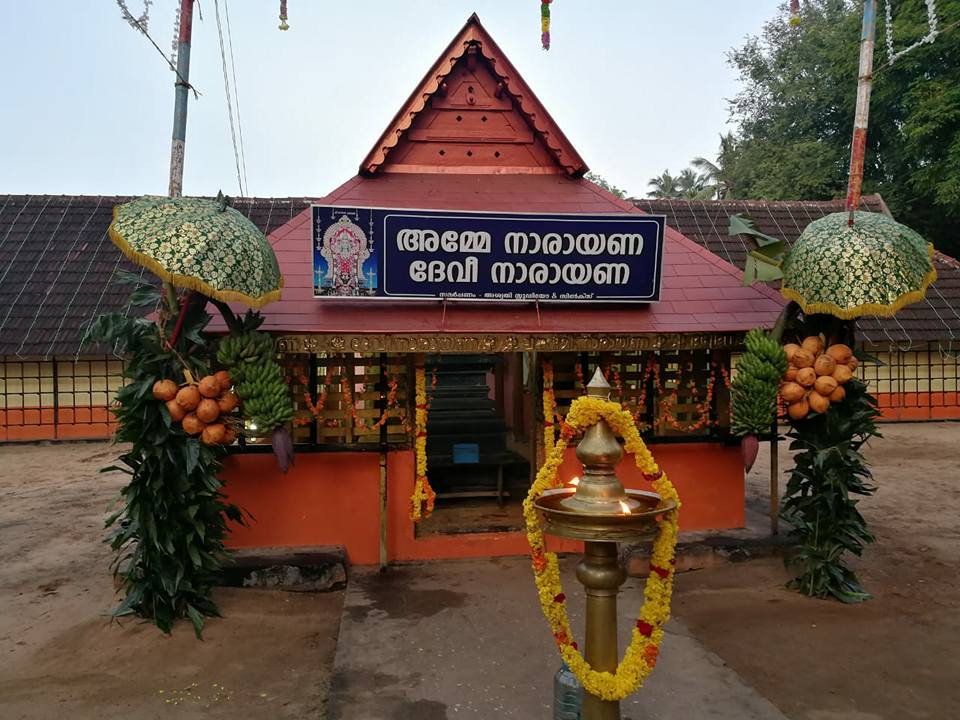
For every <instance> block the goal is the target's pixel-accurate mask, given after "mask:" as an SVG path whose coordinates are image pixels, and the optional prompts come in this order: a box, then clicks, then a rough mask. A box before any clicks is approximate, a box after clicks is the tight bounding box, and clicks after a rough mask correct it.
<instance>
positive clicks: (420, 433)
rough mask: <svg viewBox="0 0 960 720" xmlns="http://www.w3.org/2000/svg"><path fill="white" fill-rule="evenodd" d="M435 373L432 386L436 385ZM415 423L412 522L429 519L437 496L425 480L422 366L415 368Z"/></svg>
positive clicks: (424, 413)
mask: <svg viewBox="0 0 960 720" xmlns="http://www.w3.org/2000/svg"><path fill="white" fill-rule="evenodd" d="M436 378H437V375H436V371H434V375H433V383H432V384H433V385H434V386H435V385H436ZM416 403H417V408H416V409H417V412H416V422H415V436H414V449H415V450H414V454H415V456H416V465H417V479H416V481H415V482H414V485H413V496H412V497H411V498H410V519H411V520H413V521H414V522H417V521H419V520H420V519H421V518H428V517H430V513H432V512H433V504H434V501H435V500H436V497H437V494H436V493H435V492H433V488H431V487H430V481H429V480H427V407H428V406H427V373H426V370H425V369H424V368H423V366H422V365H420V366H417V375H416Z"/></svg>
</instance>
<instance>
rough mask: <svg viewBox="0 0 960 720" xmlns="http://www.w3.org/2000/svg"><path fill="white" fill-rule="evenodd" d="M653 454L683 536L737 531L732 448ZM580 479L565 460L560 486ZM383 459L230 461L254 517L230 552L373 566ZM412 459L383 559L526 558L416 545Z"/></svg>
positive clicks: (391, 473) (391, 464)
mask: <svg viewBox="0 0 960 720" xmlns="http://www.w3.org/2000/svg"><path fill="white" fill-rule="evenodd" d="M653 450H654V455H655V456H656V458H657V460H658V461H659V462H660V464H661V465H662V467H663V468H664V469H665V470H666V472H667V473H668V475H669V476H670V478H671V481H672V482H673V483H674V485H676V487H677V490H678V492H679V493H680V498H681V500H682V501H683V503H684V505H683V511H682V512H681V514H680V523H681V527H682V528H683V529H686V530H695V529H705V528H716V529H723V528H730V527H740V526H742V525H743V468H742V466H741V464H740V453H739V450H738V449H737V448H724V447H722V446H720V445H717V444H715V443H692V444H683V445H679V444H678V445H656V446H654V448H653ZM579 470H580V466H579V464H578V463H577V461H576V457H575V456H574V454H573V451H572V450H570V451H568V455H567V458H566V460H565V462H564V465H563V466H562V468H561V473H562V477H564V478H569V477H573V476H574V475H575V474H577V473H578V472H579ZM618 473H619V474H620V477H621V478H622V479H623V480H624V482H625V484H626V485H627V486H628V487H637V488H642V487H643V486H644V481H643V480H642V479H641V478H640V475H639V471H638V470H637V469H636V466H635V465H633V462H632V459H630V458H625V459H624V462H623V464H621V466H620V467H619V468H618ZM379 477H380V476H379V455H378V454H377V453H349V452H346V453H333V452H330V453H301V454H300V455H298V456H297V463H296V465H294V466H293V467H292V468H291V469H290V472H289V473H288V474H287V475H282V474H280V472H279V471H278V470H277V469H276V466H275V464H274V459H273V456H272V455H266V454H265V455H252V454H251V455H232V456H230V457H229V458H227V460H226V462H225V465H224V470H223V473H222V478H223V479H224V480H225V481H226V491H227V494H228V496H229V498H230V500H231V501H232V502H234V503H236V504H238V505H240V506H241V507H243V508H245V509H246V510H248V511H250V512H251V513H252V514H253V515H254V516H255V518H256V519H255V521H253V522H251V524H250V526H249V527H240V526H236V527H234V528H233V529H232V533H231V536H230V541H229V542H230V545H232V546H233V547H268V546H303V545H342V546H344V547H345V548H346V550H347V555H348V557H349V559H350V562H351V563H354V564H358V565H368V564H374V563H377V562H379V527H380V526H379ZM413 480H414V467H413V452H412V451H410V450H404V451H396V452H390V453H388V456H387V512H388V524H387V554H388V559H389V560H391V561H405V560H430V559H439V558H466V557H494V556H502V555H523V554H525V553H526V552H527V551H528V547H527V541H526V537H525V535H524V533H522V532H504V533H464V534H461V535H435V536H431V537H427V538H422V539H417V538H416V535H415V528H414V524H413V521H411V520H410V517H409V506H410V495H411V494H412V492H413ZM551 548H552V549H555V550H558V551H567V552H578V551H579V550H580V549H581V544H580V543H578V542H573V541H556V542H551Z"/></svg>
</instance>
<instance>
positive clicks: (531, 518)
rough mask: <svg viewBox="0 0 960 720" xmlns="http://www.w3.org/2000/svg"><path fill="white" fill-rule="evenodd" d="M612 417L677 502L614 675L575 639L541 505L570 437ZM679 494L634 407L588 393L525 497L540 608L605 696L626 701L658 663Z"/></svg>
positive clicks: (576, 670)
mask: <svg viewBox="0 0 960 720" xmlns="http://www.w3.org/2000/svg"><path fill="white" fill-rule="evenodd" d="M601 420H605V421H606V422H607V424H608V425H609V426H610V428H611V429H612V430H613V431H614V432H615V433H616V434H618V435H620V436H621V437H622V438H623V439H624V449H625V450H626V451H627V452H628V453H632V454H633V458H634V461H635V462H636V464H637V467H638V468H639V469H640V471H641V472H642V473H643V476H644V478H645V479H646V480H648V481H649V482H650V483H652V485H653V489H654V490H655V491H656V492H657V493H659V495H660V497H661V498H663V499H664V500H667V501H673V502H675V503H676V507H677V509H676V510H674V511H671V512H668V513H665V514H664V517H663V520H662V521H661V522H660V527H659V529H658V531H657V537H656V539H655V540H654V541H653V552H652V554H651V557H650V575H649V576H648V577H647V581H646V586H645V587H644V591H643V597H644V603H643V606H642V607H641V608H640V615H639V617H638V618H637V623H636V627H635V628H634V630H633V633H632V635H631V640H630V645H629V647H628V648H627V651H626V653H624V656H623V659H622V660H621V661H620V664H619V665H618V666H617V671H616V672H615V673H612V674H611V673H609V672H598V671H597V670H594V669H593V668H592V667H591V666H590V663H588V662H587V661H586V660H585V659H584V657H583V655H582V654H581V653H580V651H579V650H578V649H577V644H576V642H574V640H573V636H572V633H571V631H570V619H569V617H568V616H567V608H566V605H565V604H564V603H565V601H566V596H565V595H564V594H563V588H562V586H561V585H560V566H559V565H558V563H557V555H556V553H552V552H547V550H546V544H545V541H544V537H543V528H541V526H540V518H539V516H538V512H537V509H536V507H535V505H534V503H535V502H536V500H537V498H539V497H540V495H542V494H543V492H544V491H545V490H547V489H549V488H552V487H556V485H557V480H558V474H559V470H560V464H561V463H562V462H563V456H564V453H565V451H566V449H567V445H568V443H569V442H570V440H571V439H572V438H573V437H574V435H576V434H577V433H578V432H582V431H584V430H586V429H587V428H588V427H590V426H591V425H595V424H597V423H598V422H600V421H601ZM679 509H680V499H679V497H678V496H677V491H676V490H675V489H674V487H673V485H672V484H671V483H670V481H669V480H668V479H667V476H666V474H664V472H663V471H662V470H661V469H660V468H659V466H658V465H657V463H656V462H655V461H654V459H653V456H652V455H651V454H650V451H649V450H648V449H647V446H646V445H645V444H644V442H643V440H642V439H641V438H640V432H639V431H638V430H637V427H636V425H635V424H634V422H633V417H632V416H631V414H630V413H629V411H627V410H624V409H623V408H622V407H621V406H620V404H619V403H617V402H614V401H611V400H603V399H601V398H595V397H589V396H582V397H579V398H577V399H576V400H574V401H573V405H571V406H570V412H569V413H567V418H566V420H565V421H564V422H563V423H561V428H560V439H559V440H558V441H557V443H556V445H555V446H554V448H553V450H552V451H551V452H550V454H549V455H548V456H547V459H546V461H545V462H544V464H543V466H542V467H541V468H540V471H539V472H538V473H537V478H536V480H535V481H534V483H533V485H532V486H531V487H530V492H529V493H528V494H527V498H526V500H524V501H523V517H524V520H525V521H526V526H527V541H528V542H529V543H530V557H531V559H532V564H533V573H534V579H535V580H536V583H537V590H538V595H539V597H540V606H541V608H542V609H543V614H544V615H545V616H546V618H547V621H548V622H549V623H550V629H551V630H552V632H553V637H554V640H555V641H556V643H557V647H558V648H559V650H560V655H561V656H562V657H563V660H564V661H565V662H566V663H567V665H568V666H569V667H570V669H571V670H572V671H573V674H574V675H576V677H577V679H578V680H579V681H580V683H581V684H582V685H583V687H584V689H585V690H586V691H587V692H589V693H590V694H592V695H596V696H597V697H599V698H602V699H603V700H621V699H623V698H625V697H626V696H627V695H629V694H630V693H632V692H634V691H635V690H636V689H637V688H638V687H640V685H642V684H643V681H644V679H646V677H647V675H649V674H650V671H651V670H653V668H654V666H655V665H656V664H657V656H658V654H659V652H660V643H661V642H662V641H663V624H664V623H665V622H666V621H667V618H669V617H670V597H671V594H672V592H673V573H674V564H675V560H674V553H675V550H676V546H677V518H678V515H679Z"/></svg>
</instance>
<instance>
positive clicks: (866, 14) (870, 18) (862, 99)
mask: <svg viewBox="0 0 960 720" xmlns="http://www.w3.org/2000/svg"><path fill="white" fill-rule="evenodd" d="M876 28H877V0H864V2H863V27H862V29H861V31H860V70H859V73H858V78H857V109H856V111H855V113H854V116H853V141H852V142H851V143H850V180H849V182H848V184H847V212H848V213H850V217H849V219H848V220H847V224H848V225H853V213H854V212H855V211H856V209H857V208H858V207H860V195H861V193H862V191H863V161H864V155H865V153H866V148H867V121H868V119H869V117H870V90H871V89H872V86H873V39H874V36H875V34H876Z"/></svg>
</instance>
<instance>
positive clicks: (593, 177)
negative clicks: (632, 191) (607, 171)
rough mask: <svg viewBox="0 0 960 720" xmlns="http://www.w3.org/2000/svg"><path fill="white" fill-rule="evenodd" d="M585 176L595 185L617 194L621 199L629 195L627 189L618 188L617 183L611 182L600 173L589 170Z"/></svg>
mask: <svg viewBox="0 0 960 720" xmlns="http://www.w3.org/2000/svg"><path fill="white" fill-rule="evenodd" d="M584 178H586V179H587V180H589V181H590V182H592V183H593V184H594V185H599V186H600V187H602V188H603V189H604V190H606V191H607V192H608V193H610V194H611V195H616V196H617V197H618V198H620V199H621V200H623V199H624V198H626V197H627V191H626V190H623V189H622V188H618V187H617V186H616V185H614V184H613V183H611V182H609V181H608V180H607V179H606V178H605V177H603V175H601V174H600V173H595V172H588V173H587V174H586V175H584Z"/></svg>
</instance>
